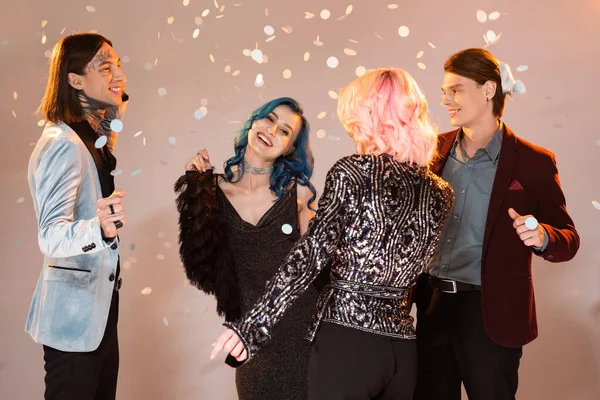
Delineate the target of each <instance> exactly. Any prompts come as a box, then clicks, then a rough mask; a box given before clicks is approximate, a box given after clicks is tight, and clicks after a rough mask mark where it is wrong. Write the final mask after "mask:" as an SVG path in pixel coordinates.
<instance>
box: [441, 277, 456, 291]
mask: <svg viewBox="0 0 600 400" xmlns="http://www.w3.org/2000/svg"><path fill="white" fill-rule="evenodd" d="M440 280H441V281H442V282H450V283H452V291H450V290H441V291H442V292H444V293H458V290H457V288H456V281H453V280H451V279H440Z"/></svg>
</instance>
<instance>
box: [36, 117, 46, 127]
mask: <svg viewBox="0 0 600 400" xmlns="http://www.w3.org/2000/svg"><path fill="white" fill-rule="evenodd" d="M44 125H46V120H44V119H40V120H39V121H38V122H37V126H39V127H40V128H41V127H42V126H44Z"/></svg>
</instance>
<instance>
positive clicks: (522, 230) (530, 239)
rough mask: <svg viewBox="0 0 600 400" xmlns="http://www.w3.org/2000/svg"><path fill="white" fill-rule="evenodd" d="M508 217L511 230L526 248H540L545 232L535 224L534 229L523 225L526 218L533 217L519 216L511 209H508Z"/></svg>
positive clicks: (530, 216)
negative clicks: (515, 232) (513, 230)
mask: <svg viewBox="0 0 600 400" xmlns="http://www.w3.org/2000/svg"><path fill="white" fill-rule="evenodd" d="M508 215H510V217H511V218H512V219H513V228H515V230H516V231H517V235H519V237H520V238H521V240H522V241H523V243H524V244H525V245H526V246H534V247H538V248H539V247H542V246H543V245H544V237H545V236H546V230H545V229H544V228H543V227H542V226H541V225H540V224H537V226H536V228H535V229H529V228H528V227H527V226H526V225H525V221H526V220H527V218H535V217H533V215H523V216H521V215H519V214H518V213H517V212H516V211H515V210H514V209H513V208H509V209H508Z"/></svg>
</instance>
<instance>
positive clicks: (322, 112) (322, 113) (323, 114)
mask: <svg viewBox="0 0 600 400" xmlns="http://www.w3.org/2000/svg"><path fill="white" fill-rule="evenodd" d="M326 116H327V113H326V112H325V111H321V112H320V113H319V114H318V115H317V118H318V119H323V118H325V117H326Z"/></svg>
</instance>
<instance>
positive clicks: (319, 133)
mask: <svg viewBox="0 0 600 400" xmlns="http://www.w3.org/2000/svg"><path fill="white" fill-rule="evenodd" d="M325 136H327V132H326V131H325V129H319V130H318V131H317V137H318V138H319V139H323V138H325Z"/></svg>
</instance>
